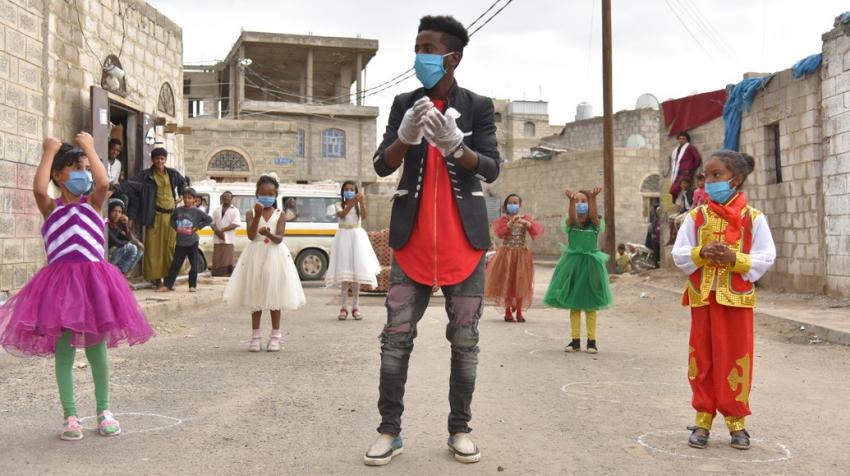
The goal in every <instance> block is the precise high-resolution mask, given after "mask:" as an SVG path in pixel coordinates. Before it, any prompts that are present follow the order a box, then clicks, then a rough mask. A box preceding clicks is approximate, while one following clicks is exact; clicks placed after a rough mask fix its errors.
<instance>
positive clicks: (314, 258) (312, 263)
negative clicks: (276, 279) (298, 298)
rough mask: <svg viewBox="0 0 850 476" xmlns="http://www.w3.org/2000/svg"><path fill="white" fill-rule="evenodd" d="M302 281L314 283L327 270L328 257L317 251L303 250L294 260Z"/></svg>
mask: <svg viewBox="0 0 850 476" xmlns="http://www.w3.org/2000/svg"><path fill="white" fill-rule="evenodd" d="M295 267H297V268H298V275H299V276H300V277H301V280H302V281H316V280H319V279H322V278H323V277H324V276H325V272H326V271H327V270H328V257H327V256H325V254H324V253H322V252H321V251H319V250H304V251H302V252H301V254H299V255H298V259H297V260H295Z"/></svg>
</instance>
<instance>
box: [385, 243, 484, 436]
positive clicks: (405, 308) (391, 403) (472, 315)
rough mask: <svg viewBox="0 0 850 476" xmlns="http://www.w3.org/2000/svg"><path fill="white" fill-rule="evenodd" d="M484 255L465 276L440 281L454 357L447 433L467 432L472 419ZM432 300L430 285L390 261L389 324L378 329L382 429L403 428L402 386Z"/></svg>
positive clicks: (482, 292) (447, 336)
mask: <svg viewBox="0 0 850 476" xmlns="http://www.w3.org/2000/svg"><path fill="white" fill-rule="evenodd" d="M484 264H485V262H484V258H483V257H482V259H481V262H480V263H478V266H477V267H476V268H475V271H473V272H472V274H471V275H470V276H469V277H468V278H466V280H465V281H463V282H461V283H459V284H455V285H452V286H443V288H442V291H443V295H444V296H445V299H446V315H447V316H448V321H449V322H448V324H446V339H448V341H449V342H450V343H451V349H452V360H451V375H450V377H449V407H450V409H451V411H450V413H449V419H448V430H449V433H450V434H452V433H469V432H470V431H471V429H470V428H469V425H468V423H469V420H470V419H471V418H472V415H471V413H470V404H471V403H472V394H473V392H475V373H476V368H477V367H478V320H479V319H480V318H481V312H482V310H483V307H484V306H483V295H484ZM430 299H431V286H427V285H424V284H419V283H416V282H414V281H412V280H411V279H410V278H408V277H407V276H406V275H405V274H404V271H402V269H401V268H400V267H399V266H398V264H396V263H393V266H392V270H391V271H390V290H389V292H388V293H387V301H386V307H387V323H386V325H385V326H384V330H383V332H381V336H380V340H381V382H380V386H379V389H378V390H379V393H380V396H379V399H378V411H379V412H380V413H381V425H380V426H379V427H378V432H380V433H393V434H399V433H401V415H402V413H403V412H404V385H405V383H406V382H407V367H408V363H409V362H410V353H411V352H412V351H413V340H414V339H415V338H416V326H417V324H418V323H419V320H420V319H422V316H423V314H425V309H426V308H427V307H428V302H429V301H430Z"/></svg>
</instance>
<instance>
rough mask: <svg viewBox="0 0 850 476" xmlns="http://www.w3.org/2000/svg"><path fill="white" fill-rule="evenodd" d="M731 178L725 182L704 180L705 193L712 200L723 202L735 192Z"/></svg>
mask: <svg viewBox="0 0 850 476" xmlns="http://www.w3.org/2000/svg"><path fill="white" fill-rule="evenodd" d="M729 182H731V180H729V181H726V182H706V183H705V193H707V194H708V198H710V199H711V200H712V201H714V202H717V203H720V204H724V203H726V202H728V201H729V199H730V198H732V195H734V194H735V187H733V186H732V184H731V183H729Z"/></svg>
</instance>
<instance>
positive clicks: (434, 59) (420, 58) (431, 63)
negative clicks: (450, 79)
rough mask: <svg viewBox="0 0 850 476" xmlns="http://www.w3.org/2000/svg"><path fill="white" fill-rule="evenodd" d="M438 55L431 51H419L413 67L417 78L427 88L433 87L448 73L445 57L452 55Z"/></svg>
mask: <svg viewBox="0 0 850 476" xmlns="http://www.w3.org/2000/svg"><path fill="white" fill-rule="evenodd" d="M450 54H451V53H447V54H445V55H437V54H431V53H417V54H416V61H414V62H413V69H414V70H415V71H416V79H418V80H419V82H420V83H422V86H425V89H431V88H433V87H434V86H436V85H437V83H439V82H440V80H441V79H443V76H445V75H446V67H445V66H443V58H445V57H446V56H448V55H450Z"/></svg>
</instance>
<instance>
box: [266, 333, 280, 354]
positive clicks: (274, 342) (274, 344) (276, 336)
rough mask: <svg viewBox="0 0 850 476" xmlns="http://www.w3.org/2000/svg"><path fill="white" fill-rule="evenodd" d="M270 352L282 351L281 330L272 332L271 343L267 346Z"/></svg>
mask: <svg viewBox="0 0 850 476" xmlns="http://www.w3.org/2000/svg"><path fill="white" fill-rule="evenodd" d="M266 350H267V351H269V352H280V332H274V333H272V335H271V337H269V344H268V345H267V346H266Z"/></svg>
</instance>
